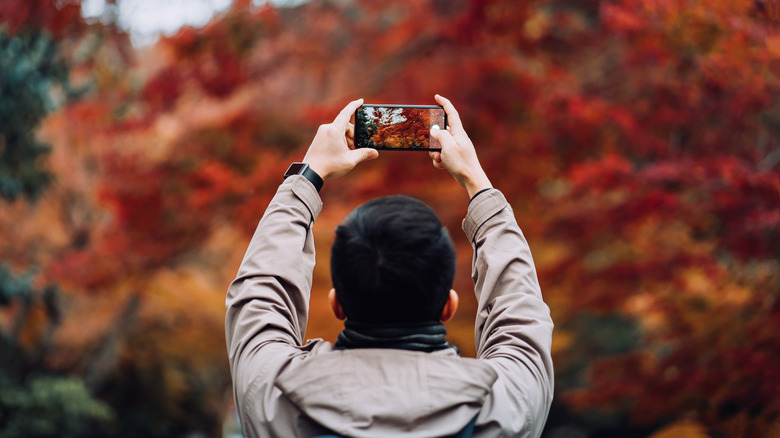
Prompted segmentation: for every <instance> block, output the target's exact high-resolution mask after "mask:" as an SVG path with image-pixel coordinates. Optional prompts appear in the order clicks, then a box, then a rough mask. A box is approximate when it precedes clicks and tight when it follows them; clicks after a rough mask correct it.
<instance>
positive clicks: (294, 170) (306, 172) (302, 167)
mask: <svg viewBox="0 0 780 438" xmlns="http://www.w3.org/2000/svg"><path fill="white" fill-rule="evenodd" d="M292 175H303V177H304V178H306V179H308V180H309V182H311V183H312V184H313V185H314V188H315V189H317V191H318V192H319V191H320V189H321V188H322V178H321V177H320V176H319V175H317V172H315V171H314V170H313V169H312V168H311V167H309V165H308V164H306V163H292V164H290V167H289V168H287V172H284V178H285V179H287V177H288V176H292Z"/></svg>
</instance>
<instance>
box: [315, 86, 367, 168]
mask: <svg viewBox="0 0 780 438" xmlns="http://www.w3.org/2000/svg"><path fill="white" fill-rule="evenodd" d="M362 104H363V99H358V100H354V101H352V102H350V103H349V104H348V105H347V106H346V107H344V109H343V110H341V112H340V113H339V115H338V116H336V119H335V120H333V123H329V124H327V125H321V126H320V128H319V129H318V130H317V135H315V136H314V140H312V142H311V145H310V146H309V150H308V151H307V152H306V156H305V157H304V158H303V161H304V163H307V164H308V165H309V167H311V168H312V170H314V171H315V172H317V174H318V175H319V176H320V177H322V179H328V178H338V177H340V176H342V175H344V174H346V173H347V172H349V171H350V170H352V169H353V168H354V167H355V166H357V165H358V163H360V162H363V161H366V160H373V159H374V158H376V157H378V156H379V152H377V150H376V149H367V148H365V149H364V148H361V149H355V143H354V139H355V126H354V125H353V124H352V123H350V122H349V118H350V116H351V115H352V114H353V113H354V112H355V110H356V109H357V108H358V107H359V106H360V105H362Z"/></svg>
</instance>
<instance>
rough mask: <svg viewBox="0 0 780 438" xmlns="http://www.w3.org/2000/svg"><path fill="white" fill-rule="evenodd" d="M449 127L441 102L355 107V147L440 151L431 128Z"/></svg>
mask: <svg viewBox="0 0 780 438" xmlns="http://www.w3.org/2000/svg"><path fill="white" fill-rule="evenodd" d="M433 125H438V126H439V128H441V129H445V128H446V127H447V113H446V112H444V108H443V107H442V106H440V105H371V104H365V105H362V106H360V107H359V108H358V109H357V110H355V147H356V148H374V149H383V150H394V151H431V150H434V151H438V150H441V145H440V144H439V142H438V141H436V140H435V139H433V138H431V128H432V127H433Z"/></svg>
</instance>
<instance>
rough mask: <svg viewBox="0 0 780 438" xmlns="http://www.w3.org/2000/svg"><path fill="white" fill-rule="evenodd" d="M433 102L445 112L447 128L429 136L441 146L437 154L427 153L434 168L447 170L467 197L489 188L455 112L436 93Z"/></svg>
mask: <svg viewBox="0 0 780 438" xmlns="http://www.w3.org/2000/svg"><path fill="white" fill-rule="evenodd" d="M436 102H438V103H439V105H441V106H443V107H444V111H446V112H447V120H448V123H449V125H450V127H449V129H448V130H443V129H439V127H438V126H434V127H433V128H432V129H431V137H433V138H435V139H436V140H438V141H439V144H441V152H431V153H430V156H431V159H432V160H433V165H434V167H436V168H437V169H447V170H448V171H449V172H450V173H451V174H452V176H453V177H455V181H457V182H458V184H460V185H461V186H463V187H464V188H465V189H466V191H467V192H468V193H469V198H471V197H473V196H474V195H476V194H477V193H478V192H479V191H480V190H483V189H487V188H491V187H493V185H492V184H490V180H489V179H488V177H487V175H486V174H485V171H484V170H482V165H480V164H479V160H478V159H477V151H476V150H474V145H473V144H472V143H471V139H469V136H468V135H467V134H466V131H465V130H464V129H463V124H462V123H461V121H460V116H459V115H458V111H457V110H456V109H455V107H454V106H452V103H450V101H449V100H447V99H446V98H444V97H442V96H439V95H438V94H437V95H436Z"/></svg>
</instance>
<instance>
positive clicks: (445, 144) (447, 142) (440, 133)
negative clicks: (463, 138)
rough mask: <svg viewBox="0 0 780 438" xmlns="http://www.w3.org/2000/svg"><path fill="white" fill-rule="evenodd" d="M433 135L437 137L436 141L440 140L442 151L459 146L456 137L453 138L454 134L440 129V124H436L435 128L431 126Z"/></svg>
mask: <svg viewBox="0 0 780 438" xmlns="http://www.w3.org/2000/svg"><path fill="white" fill-rule="evenodd" d="M431 137H433V138H435V139H436V141H438V142H439V144H440V145H441V150H442V151H444V150H445V149H450V148H457V147H458V143H457V142H456V141H455V139H454V138H452V134H450V133H449V131H444V130H442V129H439V127H438V126H434V127H433V128H431ZM440 156H441V154H440Z"/></svg>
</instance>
